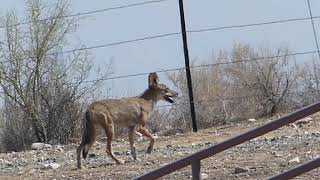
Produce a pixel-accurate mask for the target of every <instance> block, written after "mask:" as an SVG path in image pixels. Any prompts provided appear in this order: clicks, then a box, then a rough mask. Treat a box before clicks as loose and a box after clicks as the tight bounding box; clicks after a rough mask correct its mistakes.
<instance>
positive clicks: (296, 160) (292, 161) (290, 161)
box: [289, 157, 300, 164]
mask: <svg viewBox="0 0 320 180" xmlns="http://www.w3.org/2000/svg"><path fill="white" fill-rule="evenodd" d="M299 162H300V158H299V157H295V158H293V159H290V160H289V164H295V163H299Z"/></svg>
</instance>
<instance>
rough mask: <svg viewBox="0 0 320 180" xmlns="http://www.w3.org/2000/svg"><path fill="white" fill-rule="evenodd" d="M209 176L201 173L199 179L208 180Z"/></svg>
mask: <svg viewBox="0 0 320 180" xmlns="http://www.w3.org/2000/svg"><path fill="white" fill-rule="evenodd" d="M208 178H209V175H208V174H207V173H201V179H208Z"/></svg>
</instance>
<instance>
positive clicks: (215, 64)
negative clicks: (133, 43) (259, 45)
mask: <svg viewBox="0 0 320 180" xmlns="http://www.w3.org/2000/svg"><path fill="white" fill-rule="evenodd" d="M314 53H317V51H305V52H296V53H288V54H283V55H276V56H266V57H257V58H253V59H244V60H239V61H229V62H219V63H209V64H201V65H194V66H190V69H193V68H201V67H209V66H220V65H228V64H238V63H243V62H252V61H260V60H263V59H274V58H281V57H288V56H297V55H307V54H314ZM184 69H185V67H178V68H172V69H165V70H157V71H153V72H156V73H165V72H172V71H179V70H184ZM149 73H150V72H143V73H137V74H128V75H120V76H113V77H107V78H100V79H95V80H88V81H83V83H92V82H97V81H107V80H113V79H123V78H129V77H137V76H143V75H148V74H149Z"/></svg>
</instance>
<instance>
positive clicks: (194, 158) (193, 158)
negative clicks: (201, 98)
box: [136, 102, 320, 180]
mask: <svg viewBox="0 0 320 180" xmlns="http://www.w3.org/2000/svg"><path fill="white" fill-rule="evenodd" d="M318 111H320V102H317V103H314V104H312V105H309V106H307V107H305V108H302V109H300V110H297V111H295V112H293V113H291V114H289V115H287V116H284V117H281V118H279V119H277V120H274V121H272V122H269V123H267V124H265V125H263V126H260V127H257V128H254V129H252V130H250V131H248V132H245V133H243V134H240V135H238V136H235V137H233V138H230V139H228V140H226V141H223V142H221V143H218V144H216V145H213V146H211V147H208V148H206V149H204V150H201V151H198V152H196V153H193V154H191V155H189V156H187V157H184V158H182V159H179V160H177V161H174V162H172V163H170V164H167V165H164V166H162V167H160V168H158V169H156V170H153V171H151V172H148V173H146V174H144V175H142V176H139V177H137V178H136V179H139V180H150V179H156V178H159V177H162V176H164V175H166V174H169V173H172V172H174V171H177V170H179V169H181V168H183V167H186V166H188V165H191V169H192V177H193V179H195V180H197V179H201V171H200V168H201V167H200V161H201V160H202V159H205V158H208V157H210V156H212V155H215V154H217V153H220V152H222V151H224V150H227V149H229V148H232V147H234V146H237V145H239V144H241V143H244V142H246V141H249V140H251V139H254V138H256V137H259V136H261V135H264V134H266V133H268V132H270V131H273V130H276V129H278V128H280V127H282V126H285V125H288V124H290V123H293V122H295V121H297V120H299V119H302V118H304V117H307V116H309V115H311V114H314V113H316V112H318ZM315 164H316V166H308V167H309V168H308V169H304V168H298V169H293V170H292V171H288V172H287V173H288V174H287V175H286V176H287V177H291V176H292V175H293V174H295V173H297V171H299V172H300V173H299V174H301V172H302V173H304V172H306V171H307V170H309V169H310V168H311V169H314V168H317V167H319V162H318V161H316V163H315ZM312 165H314V164H313V163H312ZM311 169H310V170H311Z"/></svg>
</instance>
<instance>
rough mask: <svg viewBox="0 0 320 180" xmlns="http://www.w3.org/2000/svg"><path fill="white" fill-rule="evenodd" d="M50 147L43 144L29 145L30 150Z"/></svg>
mask: <svg viewBox="0 0 320 180" xmlns="http://www.w3.org/2000/svg"><path fill="white" fill-rule="evenodd" d="M51 147H52V146H51V145H50V144H45V143H32V144H31V149H32V150H41V149H49V148H51Z"/></svg>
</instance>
